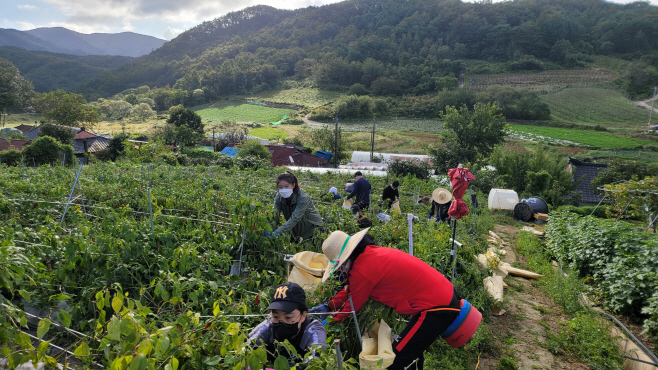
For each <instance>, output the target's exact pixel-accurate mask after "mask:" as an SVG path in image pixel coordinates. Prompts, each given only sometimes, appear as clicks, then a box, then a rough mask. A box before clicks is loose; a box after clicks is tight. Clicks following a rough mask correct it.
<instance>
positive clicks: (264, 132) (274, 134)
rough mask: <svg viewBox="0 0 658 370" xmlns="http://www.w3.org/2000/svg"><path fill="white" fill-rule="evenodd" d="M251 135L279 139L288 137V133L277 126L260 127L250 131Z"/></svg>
mask: <svg viewBox="0 0 658 370" xmlns="http://www.w3.org/2000/svg"><path fill="white" fill-rule="evenodd" d="M249 135H252V136H257V137H260V138H263V139H268V140H279V139H283V138H286V137H288V133H287V132H286V131H283V130H281V129H278V128H275V127H259V128H255V129H252V130H251V131H249Z"/></svg>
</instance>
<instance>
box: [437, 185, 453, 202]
mask: <svg viewBox="0 0 658 370" xmlns="http://www.w3.org/2000/svg"><path fill="white" fill-rule="evenodd" d="M451 199H452V193H451V192H449V191H448V190H446V189H444V188H436V189H434V191H433V192H432V200H434V201H435V202H437V203H439V204H446V203H448V202H449V201H450V200H451Z"/></svg>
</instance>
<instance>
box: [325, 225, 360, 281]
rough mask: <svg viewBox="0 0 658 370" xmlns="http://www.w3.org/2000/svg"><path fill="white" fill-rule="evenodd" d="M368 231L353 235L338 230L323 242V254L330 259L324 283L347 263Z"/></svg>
mask: <svg viewBox="0 0 658 370" xmlns="http://www.w3.org/2000/svg"><path fill="white" fill-rule="evenodd" d="M368 230H370V228H366V229H363V230H361V231H359V232H358V233H356V234H353V235H348V234H347V233H345V232H343V231H340V230H336V231H334V232H333V233H331V234H329V236H328V237H327V239H325V240H324V242H322V253H324V255H325V256H326V257H327V258H328V259H329V265H328V266H327V268H326V269H325V270H324V275H323V276H322V282H323V283H324V282H325V281H327V279H329V277H330V276H331V274H333V273H334V272H335V271H336V270H338V269H339V268H340V266H342V265H343V264H344V263H345V261H347V259H348V258H349V257H350V256H351V255H352V252H354V249H355V248H356V246H357V245H359V243H360V242H361V239H363V237H364V236H365V235H366V233H367V232H368Z"/></svg>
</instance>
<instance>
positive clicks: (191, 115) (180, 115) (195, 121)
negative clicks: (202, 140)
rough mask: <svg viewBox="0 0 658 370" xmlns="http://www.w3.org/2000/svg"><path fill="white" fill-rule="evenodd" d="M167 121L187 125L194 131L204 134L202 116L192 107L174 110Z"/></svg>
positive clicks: (178, 125)
mask: <svg viewBox="0 0 658 370" xmlns="http://www.w3.org/2000/svg"><path fill="white" fill-rule="evenodd" d="M167 123H170V124H173V125H174V126H176V127H180V126H186V127H188V128H189V129H191V130H193V131H196V132H198V133H200V134H203V122H202V121H201V116H200V115H198V114H197V113H196V112H195V111H193V110H191V109H185V108H181V109H174V110H172V112H171V114H170V115H169V118H168V119H167Z"/></svg>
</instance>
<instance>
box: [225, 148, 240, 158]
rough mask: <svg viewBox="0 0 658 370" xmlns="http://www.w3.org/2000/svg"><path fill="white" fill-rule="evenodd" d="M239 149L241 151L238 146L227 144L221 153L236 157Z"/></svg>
mask: <svg viewBox="0 0 658 370" xmlns="http://www.w3.org/2000/svg"><path fill="white" fill-rule="evenodd" d="M239 151H240V149H238V148H234V147H232V146H227V147H226V148H224V149H222V151H221V152H220V153H221V154H226V155H230V156H231V157H235V156H236V155H237V154H238V152H239Z"/></svg>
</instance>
